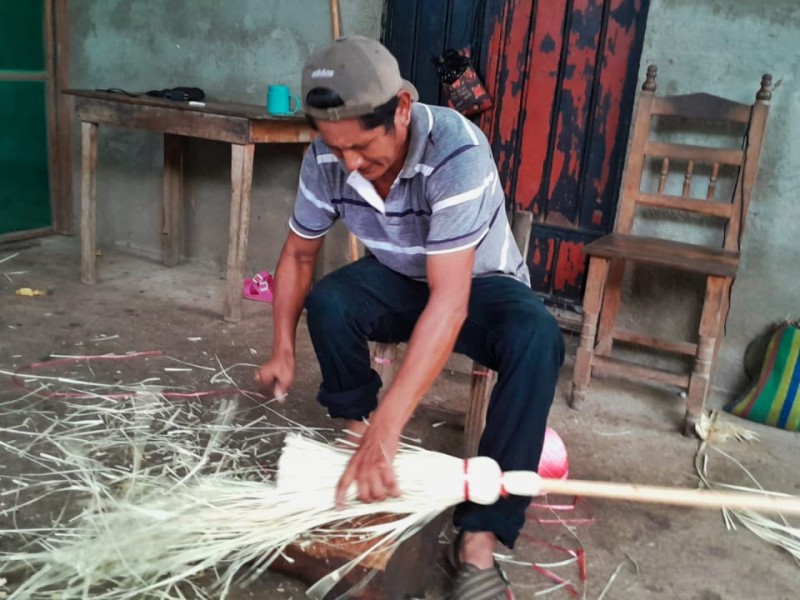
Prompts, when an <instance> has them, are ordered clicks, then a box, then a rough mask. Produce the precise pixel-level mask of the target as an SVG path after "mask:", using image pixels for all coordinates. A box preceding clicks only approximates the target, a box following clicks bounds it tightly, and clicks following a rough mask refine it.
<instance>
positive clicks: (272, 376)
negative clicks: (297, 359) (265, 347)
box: [255, 355, 294, 400]
mask: <svg viewBox="0 0 800 600" xmlns="http://www.w3.org/2000/svg"><path fill="white" fill-rule="evenodd" d="M293 381H294V357H293V356H285V357H279V356H274V355H273V356H271V357H270V359H269V360H268V361H267V362H265V363H264V364H263V365H261V366H260V367H259V368H258V369H257V370H256V373H255V382H256V386H258V389H259V390H261V392H262V393H263V394H265V395H266V396H272V397H274V398H277V399H278V400H283V399H284V398H285V397H286V394H287V393H288V392H289V387H290V386H291V385H292V382H293Z"/></svg>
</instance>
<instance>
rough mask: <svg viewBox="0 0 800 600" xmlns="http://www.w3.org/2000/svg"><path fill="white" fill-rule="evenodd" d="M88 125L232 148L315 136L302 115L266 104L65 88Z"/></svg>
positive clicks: (305, 140)
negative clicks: (270, 109) (279, 112)
mask: <svg viewBox="0 0 800 600" xmlns="http://www.w3.org/2000/svg"><path fill="white" fill-rule="evenodd" d="M63 93H64V94H68V95H70V96H74V97H75V110H76V112H77V114H78V116H79V118H80V119H81V120H82V121H84V122H88V123H95V124H96V123H105V124H110V125H116V126H120V127H129V128H140V129H148V130H151V131H157V132H163V133H169V134H175V135H183V136H189V137H198V138H205V139H210V140H218V141H223V142H230V143H233V144H264V143H302V144H308V143H310V142H311V141H312V140H313V139H314V137H315V136H316V132H315V131H314V130H313V128H312V127H311V125H309V124H308V122H307V121H306V119H305V117H304V116H303V115H302V114H294V115H287V116H273V115H269V114H267V109H266V105H265V106H259V105H256V104H243V103H240V102H218V101H213V100H209V101H204V102H203V103H202V105H198V103H189V102H188V101H187V102H182V101H177V100H167V99H165V98H156V97H153V96H147V95H144V94H141V95H128V94H126V93H124V92H108V91H99V90H72V89H70V90H65V91H64V92H63Z"/></svg>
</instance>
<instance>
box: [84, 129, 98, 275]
mask: <svg viewBox="0 0 800 600" xmlns="http://www.w3.org/2000/svg"><path fill="white" fill-rule="evenodd" d="M96 179H97V123H87V122H82V123H81V281H82V282H83V283H88V284H93V283H95V281H97V267H96V245H97V225H96V215H97V194H96V189H97V188H96V185H95V182H96Z"/></svg>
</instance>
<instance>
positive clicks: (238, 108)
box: [63, 89, 306, 123]
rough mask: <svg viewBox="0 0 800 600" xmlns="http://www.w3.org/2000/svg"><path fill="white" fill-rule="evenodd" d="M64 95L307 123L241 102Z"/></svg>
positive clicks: (297, 115)
mask: <svg viewBox="0 0 800 600" xmlns="http://www.w3.org/2000/svg"><path fill="white" fill-rule="evenodd" d="M63 93H64V94H69V95H71V96H81V97H83V98H92V99H95V100H107V101H111V102H121V103H123V104H135V105H139V106H152V107H157V108H169V109H174V110H185V111H191V112H200V113H205V114H211V115H221V116H226V117H241V118H245V119H250V120H255V121H284V122H303V123H305V122H306V120H305V117H304V116H303V113H302V112H298V113H295V114H294V115H286V116H278V115H270V114H267V107H266V104H265V105H264V106H261V105H258V104H244V103H241V102H223V101H214V100H203V104H204V106H197V105H192V104H189V102H182V101H179V100H167V99H166V98H156V97H154V96H147V95H145V94H144V93H141V94H136V95H128V94H126V93H124V92H122V91H120V92H108V91H101V90H80V89H77V90H73V89H69V90H64V92H63Z"/></svg>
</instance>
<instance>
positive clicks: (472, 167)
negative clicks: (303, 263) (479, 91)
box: [289, 102, 530, 285]
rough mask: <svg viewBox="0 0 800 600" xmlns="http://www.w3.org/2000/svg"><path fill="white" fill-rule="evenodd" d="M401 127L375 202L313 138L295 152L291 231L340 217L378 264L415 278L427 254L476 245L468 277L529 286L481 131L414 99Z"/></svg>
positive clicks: (319, 229)
mask: <svg viewBox="0 0 800 600" xmlns="http://www.w3.org/2000/svg"><path fill="white" fill-rule="evenodd" d="M410 128H411V129H410V132H409V136H410V141H409V148H408V156H407V157H406V161H405V164H404V165H403V168H402V170H401V171H400V173H399V175H398V176H397V179H396V180H395V182H394V184H393V185H392V188H391V190H390V192H389V195H388V196H387V198H386V200H385V201H384V200H383V199H382V198H381V197H380V196H379V195H378V193H377V192H376V191H375V188H374V187H373V185H372V183H370V182H369V181H367V180H366V179H364V178H363V177H362V176H361V175H360V174H359V173H358V172H357V171H353V172H350V173H348V172H347V171H346V170H345V168H344V165H342V164H341V163H340V161H339V160H338V159H337V158H336V157H335V156H334V155H333V154H332V153H331V151H330V149H329V148H328V147H327V146H326V145H325V143H324V142H323V141H322V139H321V138H319V137H317V139H315V140H314V142H313V144H312V145H311V148H310V149H309V151H308V152H307V153H306V156H305V158H304V160H303V165H302V168H301V172H300V185H299V189H298V192H297V199H296V201H295V207H294V212H293V214H292V218H291V220H290V221H289V226H290V227H291V228H292V231H294V232H295V233H296V234H297V235H299V236H301V237H304V238H307V239H312V238H317V237H321V236H323V235H325V233H327V231H328V230H329V229H330V228H331V227H332V226H333V223H334V222H335V221H336V220H337V219H341V220H342V222H343V223H344V224H345V226H346V227H347V228H348V230H350V231H351V232H352V233H353V234H354V235H355V236H356V237H357V238H358V239H359V240H360V241H361V242H362V243H363V244H364V246H365V247H366V248H368V249H369V250H370V252H371V253H372V254H374V255H375V257H376V258H377V259H378V260H379V261H380V262H381V263H382V264H384V265H385V266H387V267H389V268H390V269H393V270H395V271H397V272H399V273H402V274H404V275H406V276H408V277H413V278H415V279H421V280H424V279H425V278H426V269H425V259H426V256H427V255H429V254H444V253H448V252H457V251H459V250H464V249H466V248H470V247H476V255H475V266H474V269H473V276H475V277H480V276H486V275H509V276H512V277H515V278H517V279H519V280H520V281H522V282H524V283H526V284H528V285H529V284H530V279H529V275H528V268H527V266H526V265H525V262H524V261H523V260H522V257H521V256H520V253H519V250H518V248H517V245H516V243H514V238H513V236H512V234H511V229H510V227H509V225H508V220H507V218H506V212H505V195H504V193H503V187H502V185H501V183H500V181H499V178H498V174H497V166H496V165H495V163H494V159H493V157H492V151H491V148H490V147H489V143H488V141H487V140H486V136H484V135H483V133H482V132H481V130H480V129H479V128H478V127H477V126H475V125H474V124H473V123H471V122H470V121H468V120H467V119H466V118H464V117H463V116H462V115H461V114H459V113H458V112H457V111H455V110H452V109H449V108H444V107H440V106H429V105H426V104H421V103H418V102H417V103H414V104H413V105H412V112H411V125H410Z"/></svg>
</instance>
